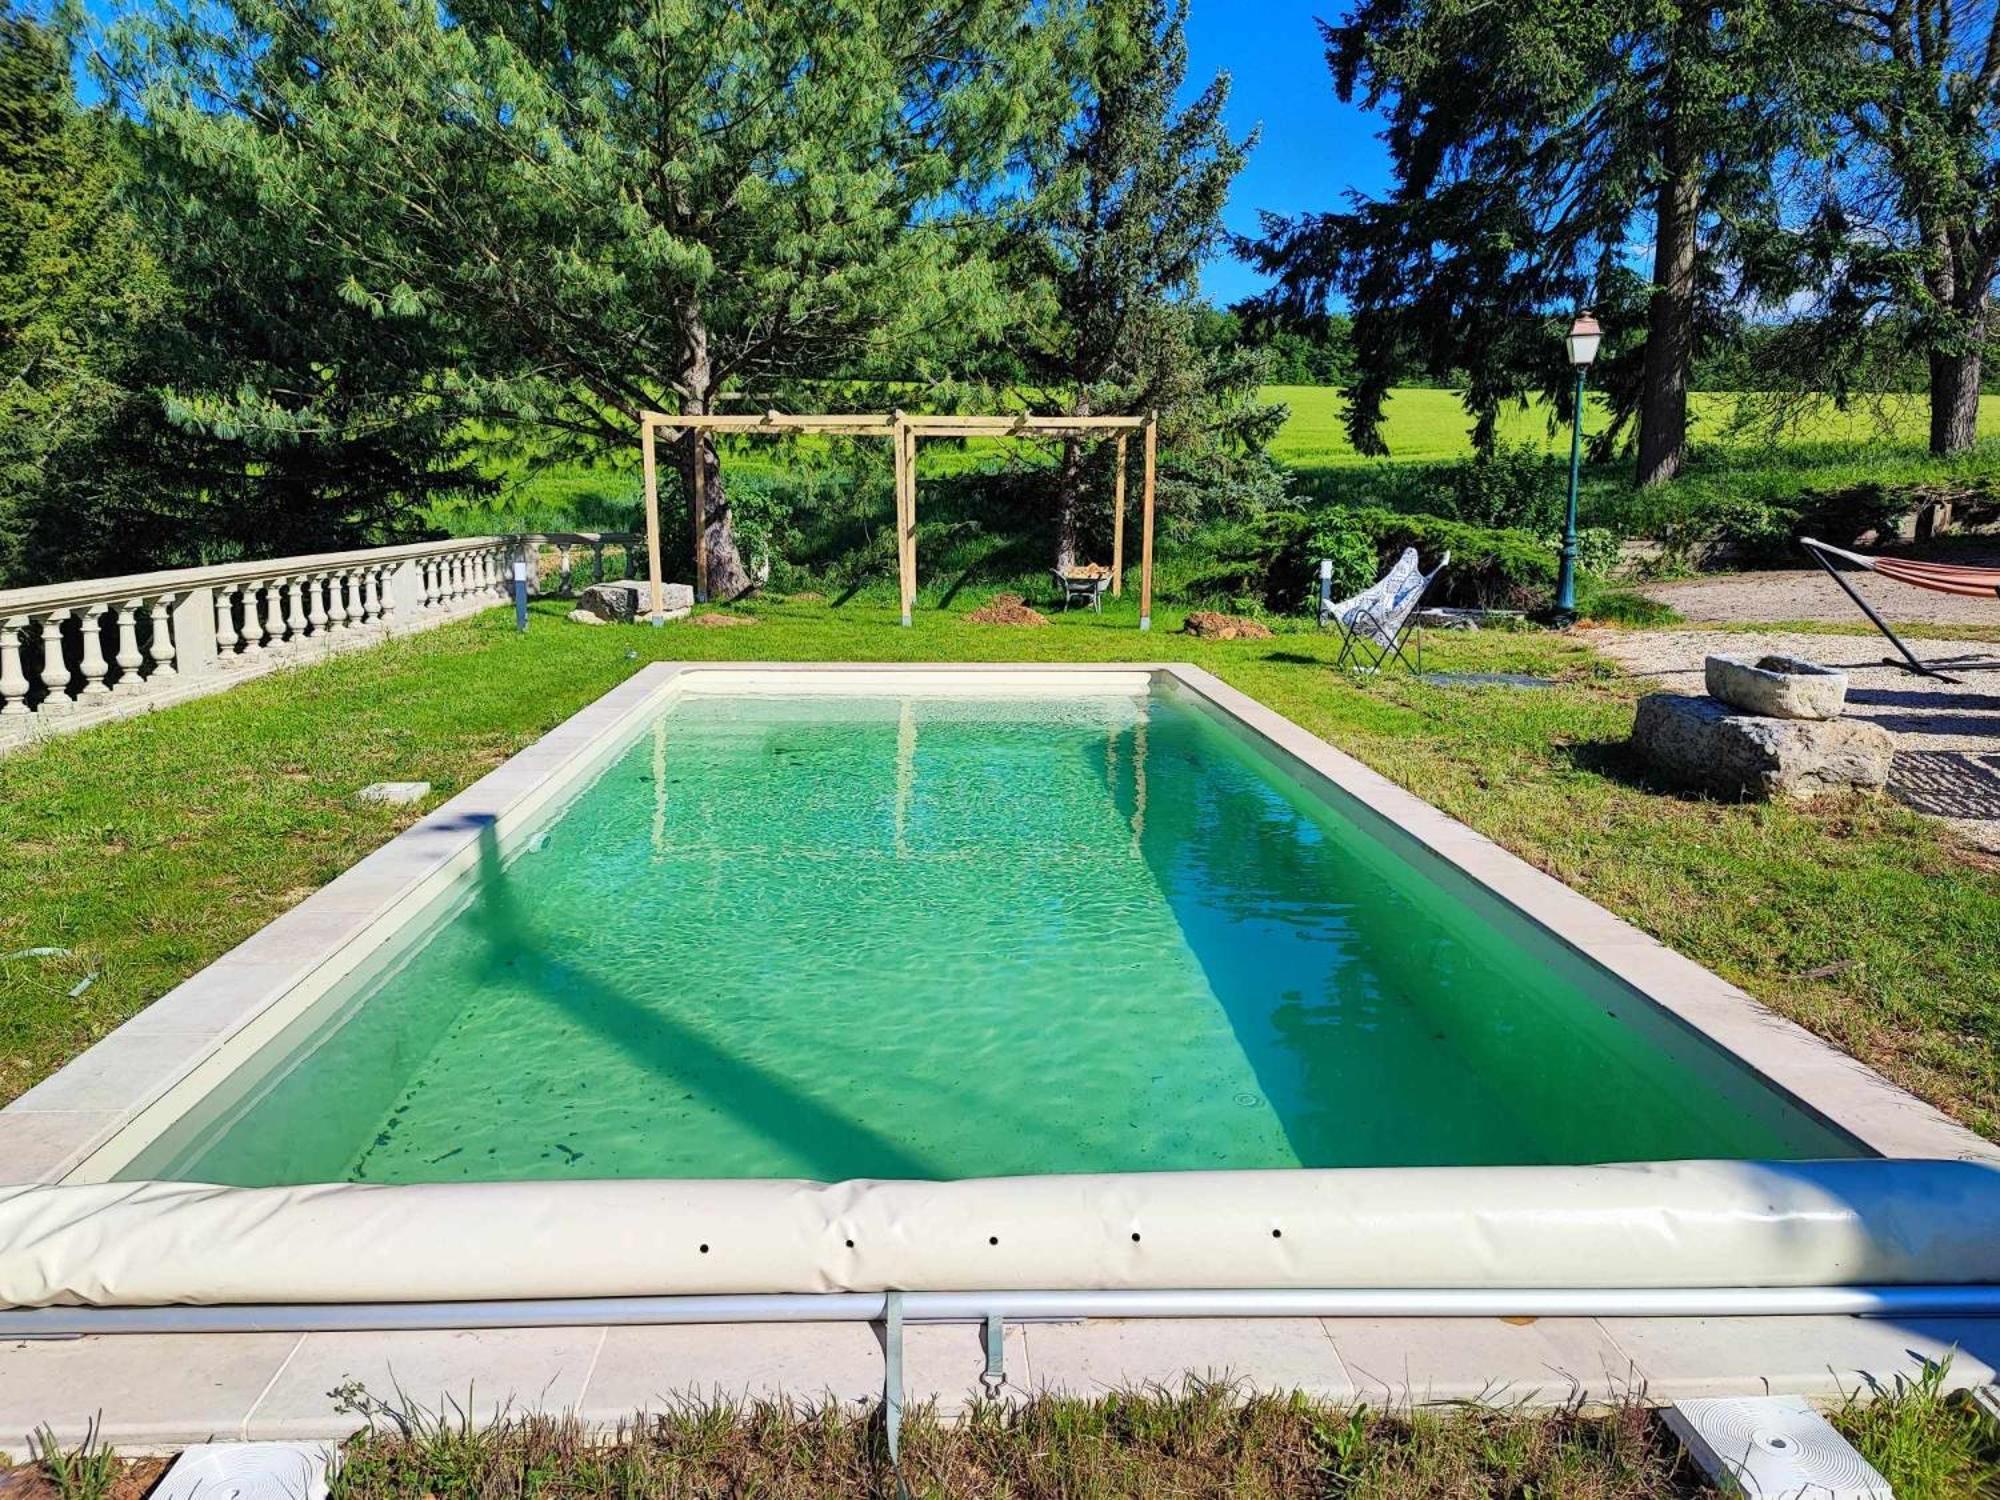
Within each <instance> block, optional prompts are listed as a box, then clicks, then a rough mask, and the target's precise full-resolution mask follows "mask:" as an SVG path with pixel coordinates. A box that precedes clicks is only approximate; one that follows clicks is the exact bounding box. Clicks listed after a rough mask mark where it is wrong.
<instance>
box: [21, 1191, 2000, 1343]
mask: <svg viewBox="0 0 2000 1500" xmlns="http://www.w3.org/2000/svg"><path fill="white" fill-rule="evenodd" d="M1994 1282H2000V1167H1995V1166H1991V1165H1986V1164H1982V1163H1977V1162H1970V1161H1884V1160H1858V1161H1830V1162H1798V1163H1760V1162H1733V1161H1697V1162H1669V1163H1645V1164H1637V1165H1628V1166H1586V1167H1466V1168H1457V1167H1426V1168H1407V1169H1405V1168H1367V1169H1342V1170H1327V1171H1315V1170H1301V1171H1272V1172H1161V1173H1154V1174H1125V1175H1115V1176H1055V1177H1013V1178H988V1179H978V1180H971V1181H963V1182H882V1181H856V1182H842V1183H833V1184H821V1183H813V1182H791V1181H699V1182H694V1181H601V1182H503V1183H463V1184H438V1185H425V1186H395V1187H391V1186H373V1185H366V1184H333V1185H325V1186H307V1187H274V1188H228V1187H208V1186H203V1185H199V1184H190V1183H178V1182H134V1183H106V1184H91V1185H78V1186H60V1185H58V1186H34V1187H15V1188H0V1305H5V1306H9V1307H15V1308H30V1307H45V1306H56V1305H83V1306H101V1307H134V1306H157V1305H166V1304H178V1303H193V1304H228V1303H340V1302H434V1301H438V1302H452V1301H474V1300H507V1299H523V1298H570V1297H621V1296H633V1297H637V1296H670V1295H682V1294H702V1293H741V1292H836V1291H858V1292H868V1291H883V1290H889V1289H899V1290H904V1291H1008V1290H1029V1289H1040V1290H1097V1289H1133V1290H1160V1289H1209V1290H1219V1289H1240V1288H1322V1289H1325V1288H1357V1289H1358V1288H1397V1289H1439V1288H1480V1287H1510V1288H1577V1289H1592V1288H1662V1287H1688V1288H1694V1287H1706V1288H1715V1287H1839V1286H1861V1285H1875V1286H1890V1285H1920V1284H1932V1285H1936V1284H1956V1285H1965V1284H1979V1283H1994Z"/></svg>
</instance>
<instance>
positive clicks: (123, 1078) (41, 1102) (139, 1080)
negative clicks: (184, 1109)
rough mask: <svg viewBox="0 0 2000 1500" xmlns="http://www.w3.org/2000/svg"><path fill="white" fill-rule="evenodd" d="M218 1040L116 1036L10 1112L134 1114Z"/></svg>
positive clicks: (171, 1034)
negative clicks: (125, 1112) (133, 1110)
mask: <svg viewBox="0 0 2000 1500" xmlns="http://www.w3.org/2000/svg"><path fill="white" fill-rule="evenodd" d="M213 1041H214V1036H213V1034H212V1033H208V1032H202V1031H164V1030H163V1031H125V1030H123V1029H121V1030H118V1031H114V1032H112V1033H111V1035H109V1036H107V1037H105V1038H104V1039H103V1040H102V1041H100V1042H97V1043H96V1044H95V1045H93V1046H92V1047H91V1048H90V1050H89V1051H87V1052H85V1053H84V1054H83V1055H82V1056H81V1057H79V1058H77V1059H76V1060H75V1061H74V1062H72V1063H70V1064H69V1066H68V1067H66V1068H64V1069H62V1070H61V1071H60V1072H58V1073H55V1074H53V1075H51V1076H50V1077H48V1078H44V1079H43V1080H42V1081H41V1082H40V1083H38V1084H36V1085H35V1086H34V1087H33V1088H31V1089H29V1090H28V1092H27V1093H25V1094H23V1095H21V1097H20V1098H18V1099H16V1100H15V1101H14V1102H13V1103H12V1104H10V1105H8V1106H7V1107H8V1109H10V1110H16V1111H20V1112H22V1113H34V1112H38V1111H41V1110H62V1111H80V1112H95V1111H101V1110H117V1111H124V1110H129V1109H131V1108H133V1107H134V1106H135V1105H137V1104H139V1103H141V1102H143V1101H144V1100H146V1099H149V1098H151V1097H152V1096H153V1095H154V1094H156V1093H158V1092H159V1091H160V1090H161V1089H163V1088H165V1087H167V1086H168V1085H169V1084H171V1083H172V1082H174V1080H175V1079H177V1078H179V1077H180V1076H181V1075H182V1074H184V1073H186V1072H187V1070H188V1069H189V1068H191V1067H193V1066H194V1065H195V1063H196V1062H198V1061H199V1060H200V1059H201V1057H202V1055H203V1054H204V1053H205V1052H207V1051H208V1049H209V1047H210V1045H211V1044H212V1043H213Z"/></svg>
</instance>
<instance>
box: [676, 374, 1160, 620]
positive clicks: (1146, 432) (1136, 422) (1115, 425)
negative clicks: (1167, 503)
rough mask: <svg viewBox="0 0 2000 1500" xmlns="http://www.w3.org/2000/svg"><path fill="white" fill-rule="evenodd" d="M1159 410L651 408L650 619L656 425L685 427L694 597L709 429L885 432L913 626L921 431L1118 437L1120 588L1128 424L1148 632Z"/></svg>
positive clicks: (704, 523) (1116, 590) (701, 592)
mask: <svg viewBox="0 0 2000 1500" xmlns="http://www.w3.org/2000/svg"><path fill="white" fill-rule="evenodd" d="M1159 420H1160V418H1159V413H1158V412H1148V413H1147V414H1146V415H1145V416H1143V417H1136V416H1129V415H1127V416H1104V417H1032V416H1025V415H1023V416H967V415H953V414H949V413H944V414H936V415H925V416H911V415H910V414H908V413H907V412H903V411H896V412H891V413H889V414H887V415H880V414H875V413H865V412H846V413H823V414H821V415H817V416H793V415H790V414H787V413H785V412H779V411H766V412H762V413H759V414H757V415H754V416H753V415H750V414H749V413H743V412H683V413H680V414H679V415H677V416H670V415H667V414H665V413H663V412H656V411H649V412H644V413H642V414H641V416H640V419H639V442H640V448H641V451H642V456H643V459H644V467H645V476H646V482H645V490H646V563H647V573H648V576H649V578H650V579H651V582H652V604H653V611H652V613H653V621H654V623H655V624H659V623H663V622H664V620H665V617H666V601H665V592H664V590H665V585H664V584H663V583H662V581H661V576H660V488H659V463H658V453H657V451H656V450H657V439H658V434H659V432H660V431H661V430H662V429H666V430H669V431H672V432H674V433H676V434H679V433H686V434H687V435H688V438H689V446H690V448H691V450H692V469H693V472H692V473H691V474H690V475H689V483H688V507H689V510H690V512H691V518H692V520H693V523H694V577H695V585H694V587H695V597H696V598H697V599H700V600H703V601H706V600H707V598H708V546H707V541H708V538H707V536H706V535H705V533H706V532H707V529H708V514H707V503H706V502H707V485H708V464H707V455H706V454H705V453H704V452H703V448H704V446H705V445H706V444H707V442H708V441H709V439H710V437H711V436H712V435H714V434H718V433H725V432H747V433H770V434H776V433H781V432H809V433H824V434H828V435H832V434H844V435H847V436H852V437H887V438H890V439H892V440H893V442H894V445H895V458H894V468H895V489H896V591H897V599H898V602H899V604H900V606H901V610H900V612H901V614H902V619H903V623H904V624H905V625H908V624H910V623H911V615H912V612H913V611H914V609H915V607H916V602H917V442H918V439H920V438H923V437H927V436H928V437H961V438H970V437H1024V436H1031V435H1036V434H1040V435H1046V436H1053V435H1055V434H1058V433H1085V432H1105V431H1107V430H1110V431H1115V432H1116V433H1117V448H1118V465H1117V474H1116V477H1115V488H1114V492H1113V512H1114V521H1113V527H1112V539H1111V565H1112V582H1111V592H1112V593H1113V594H1115V595H1122V594H1123V593H1124V592H1125V492H1126V488H1127V478H1128V475H1127V473H1126V471H1127V468H1128V467H1129V459H1130V452H1131V450H1130V439H1131V435H1132V429H1133V428H1135V427H1136V428H1139V429H1141V431H1142V433H1143V442H1144V453H1145V483H1144V492H1143V499H1144V505H1145V524H1144V532H1143V543H1142V556H1141V558H1140V572H1139V587H1140V595H1141V598H1140V605H1139V628H1140V629H1141V630H1146V629H1149V628H1150V627H1151V625H1152V620H1153V509H1154V505H1153V502H1154V479H1155V472H1156V460H1157V452H1158V441H1159Z"/></svg>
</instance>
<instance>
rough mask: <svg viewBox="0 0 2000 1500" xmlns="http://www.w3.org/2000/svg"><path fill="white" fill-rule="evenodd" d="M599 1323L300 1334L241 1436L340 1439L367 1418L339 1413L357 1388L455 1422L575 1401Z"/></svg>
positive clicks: (572, 1405)
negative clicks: (587, 1325) (591, 1325)
mask: <svg viewBox="0 0 2000 1500" xmlns="http://www.w3.org/2000/svg"><path fill="white" fill-rule="evenodd" d="M603 1342H604V1330H603V1329H601V1328H486V1329H470V1330H466V1329H460V1330H451V1331H439V1330H422V1331H413V1332H394V1333H309V1334H307V1335H306V1336H305V1337H304V1339H303V1340H301V1341H300V1342H299V1345H298V1348H297V1350H296V1351H295V1352H294V1353H293V1355H292V1357H291V1358H290V1359H289V1360H288V1361H286V1363H285V1367H284V1369H283V1370H282V1371H281V1372H279V1374H278V1377H277V1379H275V1380H273V1381H272V1382H271V1385H270V1389H269V1390H267V1391H265V1392H264V1393H263V1396H262V1398H261V1399H260V1400H258V1401H257V1402H256V1403H255V1405H254V1407H252V1408H247V1410H248V1411H249V1416H248V1419H247V1421H246V1422H245V1423H244V1435H245V1436H246V1437H250V1438H280V1439H294V1440H310V1439H315V1438H339V1437H344V1436H346V1435H347V1434H348V1433H351V1432H354V1431H355V1430H357V1429H358V1428H360V1427H363V1426H365V1425H366V1421H365V1418H364V1417H363V1416H361V1415H360V1414H358V1413H355V1412H353V1411H343V1410H342V1409H341V1408H342V1407H343V1406H344V1405H351V1402H348V1401H346V1400H345V1399H344V1398H345V1396H346V1393H348V1392H350V1391H352V1390H355V1389H359V1390H363V1391H365V1392H366V1393H367V1394H368V1395H369V1396H371V1397H372V1398H374V1399H375V1400H377V1401H381V1402H387V1403H389V1404H391V1405H394V1406H398V1407H404V1408H409V1407H414V1408H416V1409H418V1410H421V1411H422V1412H424V1413H425V1414H427V1415H430V1416H438V1415H444V1416H447V1417H450V1418H452V1419H453V1420H456V1419H457V1418H458V1416H459V1415H460V1413H464V1414H466V1415H468V1416H470V1417H471V1418H472V1420H473V1421H475V1422H481V1423H483V1422H490V1421H492V1420H493V1419H494V1418H496V1417H498V1416H501V1415H503V1414H506V1415H519V1414H521V1413H524V1412H547V1413H551V1414H557V1413H562V1412H568V1411H573V1410H575V1409H576V1407H577V1405H578V1403H579V1401H580V1400H581V1398H582V1396H583V1392H584V1387H585V1385H586V1384H587V1383H588V1381H589V1379H590V1372H591V1367H592V1365H593V1364H594V1363H595V1362H596V1359H597V1353H598V1349H599V1346H600V1345H601V1344H602V1343H603Z"/></svg>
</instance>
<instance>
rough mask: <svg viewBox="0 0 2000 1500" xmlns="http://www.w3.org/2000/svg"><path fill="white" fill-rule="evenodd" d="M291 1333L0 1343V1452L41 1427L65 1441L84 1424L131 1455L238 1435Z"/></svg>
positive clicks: (17, 1449)
mask: <svg viewBox="0 0 2000 1500" xmlns="http://www.w3.org/2000/svg"><path fill="white" fill-rule="evenodd" d="M299 1338H300V1336H299V1335H298V1334H296V1333H235V1334H226V1335H217V1336H209V1335H199V1336H190V1335H185V1334H170V1333H165V1334H142V1333H128V1334H105V1335H101V1336H97V1337H92V1338H78V1339H10V1340H6V1341H4V1342H0V1452H6V1453H11V1454H12V1455H14V1456H15V1457H16V1458H22V1457H25V1456H26V1455H27V1453H28V1437H29V1434H31V1433H33V1432H34V1431H35V1430H36V1429H37V1428H39V1427H41V1426H42V1425H43V1424H47V1426H48V1427H49V1428H50V1429H51V1430H52V1431H53V1432H54V1433H55V1436H56V1438H57V1439H58V1441H60V1442H63V1443H66V1444H75V1443H78V1442H80V1441H81V1440H82V1439H83V1437H84V1434H85V1432H86V1431H87V1430H88V1429H89V1427H90V1425H91V1423H92V1421H93V1420H96V1421H98V1422H99V1424H100V1427H101V1430H102V1432H103V1434H104V1436H105V1437H106V1438H107V1439H108V1440H110V1441H114V1442H116V1443H117V1444H118V1445H119V1446H120V1448H122V1449H124V1450H126V1451H129V1452H134V1453H141V1452H157V1451H164V1450H169V1449H176V1448H180V1447H183V1446H185V1445H186V1444H189V1443H201V1442H206V1441H208V1440H209V1439H210V1438H220V1439H236V1438H241V1437H242V1436H243V1419H244V1417H246V1416H247V1415H248V1414H249V1412H250V1409H251V1407H253V1406H255V1405H256V1404H257V1399H258V1398H259V1397H260V1396H262V1395H263V1394H264V1391H265V1389H266V1388H267V1387H268V1386H269V1385H270V1384H271V1382H272V1381H273V1380H274V1379H275V1378H276V1377H277V1375H278V1373H279V1371H280V1370H282V1369H283V1368H284V1367H285V1362H286V1361H287V1360H288V1359H289V1358H290V1357H291V1355H292V1353H293V1351H294V1350H295V1349H297V1347H298V1345H299Z"/></svg>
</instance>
